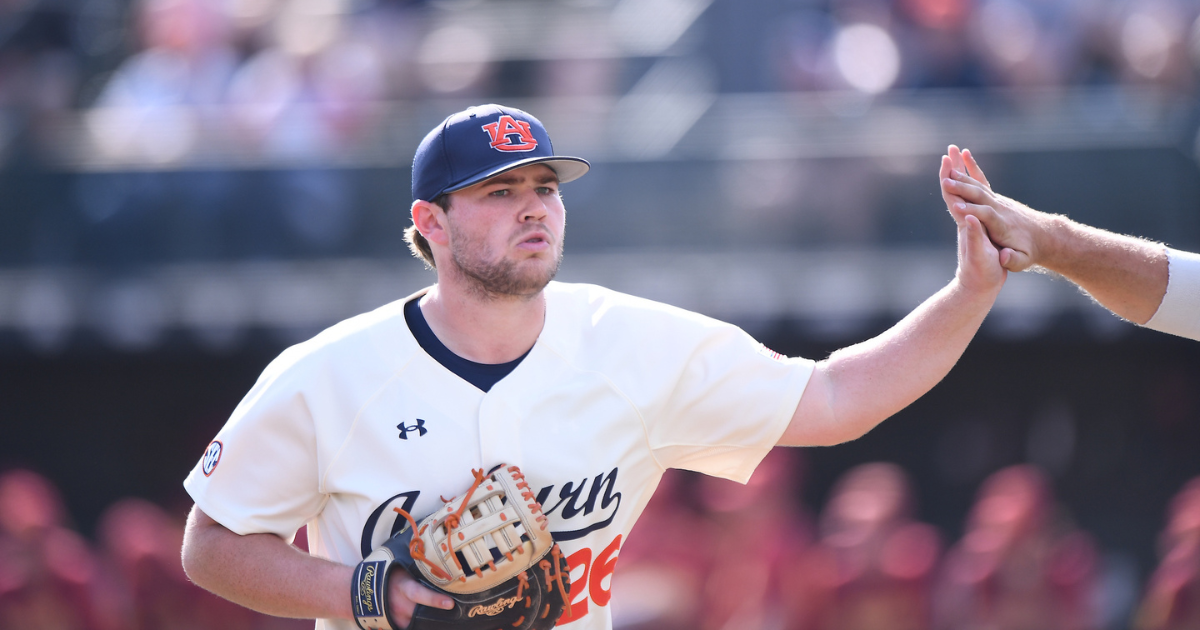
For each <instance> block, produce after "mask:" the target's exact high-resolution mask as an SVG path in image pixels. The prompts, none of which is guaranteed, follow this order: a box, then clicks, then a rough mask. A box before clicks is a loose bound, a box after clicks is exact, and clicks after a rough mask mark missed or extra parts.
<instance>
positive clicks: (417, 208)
mask: <svg viewBox="0 0 1200 630" xmlns="http://www.w3.org/2000/svg"><path fill="white" fill-rule="evenodd" d="M412 221H413V225H414V226H416V228H417V231H418V232H420V233H421V236H424V237H425V240H427V241H429V242H430V243H437V244H438V245H446V244H448V243H449V242H450V238H449V235H448V234H447V233H446V211H445V210H443V209H442V208H441V207H440V206H438V205H437V204H435V203H430V202H428V201H424V200H422V199H418V200H416V201H414V202H413V204H412Z"/></svg>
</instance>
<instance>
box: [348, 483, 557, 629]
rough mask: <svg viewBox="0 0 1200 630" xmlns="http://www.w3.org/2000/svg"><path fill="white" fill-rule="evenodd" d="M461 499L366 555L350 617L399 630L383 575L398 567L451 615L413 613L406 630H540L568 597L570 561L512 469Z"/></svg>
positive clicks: (548, 624) (473, 487)
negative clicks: (444, 599) (444, 598)
mask: <svg viewBox="0 0 1200 630" xmlns="http://www.w3.org/2000/svg"><path fill="white" fill-rule="evenodd" d="M472 472H473V474H474V476H475V482H474V483H473V484H471V487H470V488H469V489H468V490H467V492H466V493H465V494H464V495H463V497H462V499H461V500H460V499H458V498H457V497H455V498H451V499H449V500H447V499H445V498H443V499H442V502H443V503H444V504H445V505H444V506H443V507H442V508H441V509H439V510H436V511H434V513H433V514H430V515H429V516H427V517H425V518H424V519H422V520H421V522H420V524H418V523H417V522H416V521H415V520H414V519H413V517H412V516H411V515H410V514H408V513H407V512H405V511H404V510H401V509H399V508H393V509H395V511H396V512H398V513H399V514H400V515H401V516H403V517H404V518H405V519H407V520H408V522H409V526H408V527H405V528H404V530H403V531H401V532H400V533H398V534H396V535H395V536H393V537H392V538H391V539H389V540H388V541H387V542H385V543H384V544H383V545H382V546H380V547H379V548H378V549H376V550H375V551H374V552H372V553H371V555H369V556H367V558H366V559H364V560H363V561H362V562H361V563H360V564H359V565H358V568H357V570H356V571H355V573H354V581H353V584H352V586H351V597H352V603H353V606H354V616H355V619H356V621H357V622H358V625H359V627H361V628H363V629H364V630H376V629H379V630H396V629H397V625H396V624H395V623H394V622H393V621H392V620H391V618H390V616H389V614H388V611H387V584H388V575H389V573H390V572H391V571H392V570H393V569H395V567H396V565H399V566H403V567H404V568H405V569H406V570H407V571H408V572H409V574H410V575H412V576H413V577H414V578H416V580H417V581H418V582H420V583H421V584H422V585H424V586H426V587H428V588H430V589H431V590H434V591H438V592H441V593H445V594H446V595H449V596H450V598H451V599H453V600H454V602H455V606H454V608H453V609H451V610H441V609H437V608H430V607H427V606H422V605H418V606H417V607H416V610H415V611H414V612H413V618H412V621H411V622H410V623H409V625H408V626H407V628H408V629H409V630H434V629H440V628H444V629H447V630H449V629H452V628H453V629H455V630H475V629H479V630H492V629H494V628H496V627H497V625H498V624H499V625H502V626H503V627H511V628H517V629H518V630H546V629H548V628H551V627H553V626H554V624H555V623H556V622H557V621H558V618H559V615H561V614H562V613H563V610H564V609H565V608H566V603H567V601H568V595H567V594H568V593H569V592H570V586H571V583H570V577H569V576H568V571H567V562H566V559H565V558H563V556H562V553H561V552H560V551H559V548H558V545H556V544H555V543H554V539H553V537H552V536H551V535H550V532H549V531H548V530H547V529H546V515H545V514H542V506H541V505H540V504H538V502H537V501H536V499H535V497H534V493H533V491H532V490H530V488H529V484H528V483H526V482H525V477H524V476H523V475H522V474H521V471H520V469H518V468H517V467H516V466H506V465H503V464H502V465H500V466H497V467H495V468H493V469H492V470H491V471H490V472H489V473H487V474H486V475H485V474H484V473H483V471H482V470H477V471H472Z"/></svg>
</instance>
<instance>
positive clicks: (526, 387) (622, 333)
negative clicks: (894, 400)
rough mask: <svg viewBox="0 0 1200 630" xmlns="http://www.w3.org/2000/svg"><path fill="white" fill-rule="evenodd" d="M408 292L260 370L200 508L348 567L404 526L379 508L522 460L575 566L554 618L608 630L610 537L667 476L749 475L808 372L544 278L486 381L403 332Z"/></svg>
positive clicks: (702, 327) (627, 525)
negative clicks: (529, 337)
mask: <svg viewBox="0 0 1200 630" xmlns="http://www.w3.org/2000/svg"><path fill="white" fill-rule="evenodd" d="M420 295H421V294H420V293H418V294H416V295H414V296H410V297H409V298H406V299H405V300H401V301H398V302H395V303H392V304H389V305H387V306H384V307H382V308H379V309H377V310H375V311H373V312H370V313H366V314H364V315H360V316H358V317H354V318H352V319H349V320H346V321H344V322H341V323H339V324H337V325H335V326H333V327H332V328H330V329H328V330H326V331H324V332H322V333H321V334H319V335H317V336H316V337H314V338H313V339H311V340H309V341H307V342H304V343H301V344H299V345H297V346H294V347H292V348H289V349H288V350H286V351H285V352H283V354H281V355H280V356H279V357H278V358H277V359H276V360H275V361H274V362H272V363H271V365H270V366H268V367H267V369H266V370H265V371H264V372H263V374H262V376H261V377H260V378H259V380H258V382H257V383H256V384H255V386H254V388H253V389H252V390H251V391H250V392H249V393H248V394H247V396H246V397H245V399H244V400H243V401H242V402H241V404H240V405H238V407H237V409H236V410H235V411H234V412H233V415H232V417H231V418H230V419H229V421H228V423H227V424H226V425H225V427H224V428H223V429H221V431H220V433H218V435H217V436H216V439H215V440H214V441H213V442H212V443H211V444H210V445H209V448H208V450H207V451H206V452H205V454H204V457H203V458H202V459H201V461H200V462H199V463H198V464H197V465H196V468H195V469H193V470H192V472H191V474H190V475H189V476H188V478H187V480H186V481H185V482H184V486H185V487H186V488H187V490H188V492H189V493H190V494H191V496H192V498H193V499H194V500H195V502H196V505H197V506H199V508H200V509H202V510H204V512H205V513H207V514H208V515H209V516H211V517H212V518H213V519H215V520H216V521H217V522H219V523H221V524H222V525H224V526H225V527H227V528H229V529H230V530H232V531H234V532H237V533H238V534H248V533H255V532H271V533H275V534H278V535H279V536H281V537H283V538H285V539H287V540H291V539H292V537H293V536H294V534H295V532H296V530H297V529H299V528H300V526H302V525H305V524H307V525H308V542H309V550H310V552H311V553H313V554H315V555H318V556H322V557H325V558H329V559H330V560H333V561H335V562H341V563H343V564H346V565H351V566H353V565H355V564H357V563H358V562H359V561H361V560H362V558H363V557H364V556H365V555H367V554H369V553H370V551H371V550H372V549H374V548H375V547H377V546H379V545H380V544H381V543H382V542H383V541H384V540H386V539H387V538H388V537H389V536H391V535H392V533H394V532H396V531H399V529H400V528H401V527H402V526H403V524H404V519H403V518H402V517H400V516H398V514H397V513H396V512H395V511H394V510H393V509H392V508H394V507H400V508H403V509H405V510H407V511H409V512H411V513H412V514H413V515H414V516H417V517H421V516H424V515H426V514H428V513H429V512H431V511H433V510H434V509H435V508H437V507H440V506H441V501H440V500H439V498H438V497H439V495H444V496H447V497H449V496H452V495H456V494H459V493H461V492H462V491H463V490H465V489H466V487H467V486H468V485H470V481H471V473H470V471H471V469H473V468H485V469H486V468H490V467H491V466H493V465H495V464H498V463H501V462H506V463H511V464H516V465H518V466H520V467H521V470H522V472H524V474H525V476H526V478H527V479H528V480H529V483H530V485H531V487H533V488H535V489H536V490H537V498H538V501H539V502H540V503H541V504H542V506H543V510H544V512H545V513H546V514H547V515H548V516H549V519H550V529H551V531H552V532H553V533H554V538H555V540H557V541H558V542H559V544H560V545H561V547H562V549H563V551H564V553H565V554H566V555H567V557H568V560H569V563H570V566H571V590H570V600H571V601H570V604H569V605H570V611H571V616H570V621H566V619H564V621H563V622H562V623H561V624H560V625H563V626H564V627H566V628H569V629H570V630H583V629H585V628H586V629H588V630H604V629H607V628H610V627H611V615H610V608H609V588H610V580H611V575H612V572H613V569H614V566H615V563H616V560H617V557H618V553H619V550H620V546H621V542H622V540H623V539H624V538H625V536H627V535H628V533H629V530H630V529H631V528H632V527H633V523H634V521H635V520H636V518H637V516H638V515H639V514H640V513H641V511H642V509H643V508H644V507H645V505H646V502H647V501H648V500H649V499H650V495H651V494H652V493H653V491H654V489H655V487H656V486H657V484H658V481H659V479H660V477H661V475H662V473H663V471H664V470H665V469H666V468H670V467H674V468H685V469H689V470H695V471H699V472H703V473H707V474H710V475H715V476H719V477H726V478H729V479H734V480H738V481H742V482H745V481H746V480H747V479H748V478H749V477H750V474H751V473H752V472H753V471H754V468H755V466H757V465H758V462H759V461H760V460H761V459H762V458H763V457H764V456H765V455H766V454H767V452H768V451H769V450H770V449H771V448H772V447H773V446H774V445H775V443H776V442H777V441H778V439H779V437H780V435H782V433H783V430H784V429H785V428H786V427H787V425H788V422H789V420H790V419H791V417H792V413H793V412H794V410H795V409H796V405H797V404H798V402H799V400H800V395H801V394H802V393H803V391H804V388H805V386H806V385H807V383H808V379H809V376H810V375H811V373H812V369H813V363H812V362H811V361H809V360H806V359H795V358H784V357H780V356H779V355H777V354H775V353H772V352H771V351H769V350H767V349H766V348H764V347H763V346H762V345H761V344H759V343H758V342H756V341H754V339H752V338H751V337H750V336H749V335H747V334H746V333H745V332H744V331H742V330H741V329H739V328H737V327H735V326H732V325H729V324H726V323H723V322H718V321H716V320H713V319H709V318H707V317H704V316H701V315H697V314H695V313H690V312H687V311H684V310H680V309H677V308H674V307H670V306H666V305H663V304H658V303H655V302H651V301H647V300H642V299H638V298H634V297H630V296H627V295H623V294H620V293H616V292H613V291H609V290H607V289H603V288H600V287H596V286H592V285H579V284H563V283H557V282H554V283H551V284H550V285H549V286H548V287H547V288H546V322H545V326H544V328H543V330H542V333H541V335H540V336H539V338H538V340H537V343H536V344H535V345H534V347H533V349H532V350H531V351H530V352H529V354H528V355H527V356H526V357H525V359H524V360H523V361H522V362H521V363H520V364H519V365H518V366H517V367H516V369H514V370H513V371H512V372H511V373H510V374H509V375H508V376H506V377H504V378H503V379H502V380H500V381H499V382H497V383H496V384H495V385H494V386H493V387H492V388H491V389H490V390H489V391H488V392H486V393H485V392H483V391H482V390H480V389H478V388H476V387H475V386H473V385H471V384H469V383H467V382H466V381H464V380H463V379H461V378H459V377H458V376H456V375H455V374H454V373H452V372H450V371H449V370H447V369H446V368H445V367H443V366H442V365H441V364H440V363H438V362H437V361H435V360H434V359H433V358H431V357H430V356H429V355H428V354H427V353H426V352H425V351H424V350H422V348H421V347H420V346H419V345H418V343H417V341H416V340H415V339H414V337H413V335H412V333H411V332H410V331H409V328H408V326H407V324H406V323H405V319H404V316H403V304H404V303H405V302H407V301H408V300H410V299H414V298H416V297H419V296H420ZM347 597H349V585H347ZM317 628H319V629H321V628H330V629H332V628H337V629H339V630H343V629H344V630H350V629H352V628H355V624H354V622H353V621H341V620H319V621H318V622H317Z"/></svg>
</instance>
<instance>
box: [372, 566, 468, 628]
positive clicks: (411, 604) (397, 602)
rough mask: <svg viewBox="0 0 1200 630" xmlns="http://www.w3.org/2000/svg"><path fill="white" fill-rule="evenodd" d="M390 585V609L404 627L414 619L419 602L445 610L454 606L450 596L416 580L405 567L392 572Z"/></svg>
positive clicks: (396, 620) (393, 617) (395, 618)
mask: <svg viewBox="0 0 1200 630" xmlns="http://www.w3.org/2000/svg"><path fill="white" fill-rule="evenodd" d="M388 586H389V588H388V611H389V612H390V613H391V614H392V619H394V620H395V622H396V623H398V624H400V627H402V628H407V627H408V622H409V621H412V616H413V611H414V610H416V608H417V604H424V605H425V606H430V607H432V608H442V609H444V610H450V609H451V608H454V601H453V600H451V599H450V597H449V596H447V595H444V594H442V593H435V592H433V591H431V590H429V589H427V588H425V587H424V586H421V584H420V582H417V581H416V580H414V579H413V577H412V576H411V575H409V574H408V573H406V572H405V571H404V569H399V570H397V571H395V572H394V573H392V576H391V577H390V578H389V580H388Z"/></svg>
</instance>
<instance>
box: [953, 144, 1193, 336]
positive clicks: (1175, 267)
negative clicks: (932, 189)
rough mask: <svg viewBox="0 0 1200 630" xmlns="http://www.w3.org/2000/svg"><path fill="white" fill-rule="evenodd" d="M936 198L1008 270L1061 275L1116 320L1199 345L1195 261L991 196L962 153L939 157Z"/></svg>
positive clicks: (971, 161) (983, 179)
mask: <svg viewBox="0 0 1200 630" xmlns="http://www.w3.org/2000/svg"><path fill="white" fill-rule="evenodd" d="M941 178H942V195H943V197H944V198H945V200H946V207H947V208H948V209H949V210H950V214H952V215H953V216H954V218H955V220H956V221H958V222H960V223H961V221H962V220H963V219H964V218H965V217H967V216H972V217H975V218H977V219H978V220H979V221H981V222H982V223H983V225H984V226H985V227H986V228H987V231H988V235H989V237H990V238H991V240H992V242H993V243H995V245H996V246H997V247H1000V248H1001V250H1000V261H1001V264H1003V265H1004V267H1005V268H1006V269H1008V270H1010V271H1024V270H1025V269H1028V268H1030V267H1034V266H1040V267H1042V268H1045V269H1049V270H1050V271H1053V272H1055V273H1058V274H1060V275H1062V276H1063V277H1065V278H1067V279H1068V280H1070V281H1071V282H1074V283H1075V284H1076V285H1078V286H1079V287H1080V288H1081V289H1083V290H1084V291H1086V292H1087V293H1088V295H1091V296H1092V298H1093V299H1095V300H1096V301H1097V302H1099V303H1100V304H1101V305H1103V306H1104V307H1105V308H1107V309H1109V310H1110V311H1112V312H1113V313H1115V314H1116V315H1118V316H1120V317H1122V318H1124V319H1127V320H1129V321H1131V322H1134V323H1136V324H1139V325H1142V326H1145V327H1147V328H1151V329H1153V330H1158V331H1161V332H1165V333H1170V334H1172V335H1179V336H1181V337H1187V338H1189V339H1196V340H1200V255H1198V254H1193V253H1190V252H1185V251H1180V250H1177V249H1173V248H1170V247H1166V246H1165V245H1163V244H1162V243H1154V242H1151V241H1147V240H1144V239H1140V238H1135V237H1132V236H1123V235H1120V234H1113V233H1112V232H1106V231H1104V230H1101V229H1098V228H1094V227H1091V226H1088V225H1084V224H1082V223H1077V222H1075V221H1072V220H1070V219H1068V218H1067V217H1065V216H1061V215H1052V214H1046V213H1044V212H1038V211H1037V210H1034V209H1032V208H1030V207H1028V206H1026V205H1023V204H1021V203H1020V202H1017V201H1014V200H1012V199H1009V198H1008V197H1005V196H1003V195H999V194H997V193H995V192H994V191H993V190H992V187H991V184H989V183H988V180H987V176H985V175H984V173H983V170H982V169H981V168H979V163H978V162H976V161H975V158H974V157H973V156H972V155H971V152H970V151H969V150H962V151H960V150H959V148H958V147H956V146H954V145H950V147H949V148H948V151H947V155H945V156H942V169H941Z"/></svg>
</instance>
